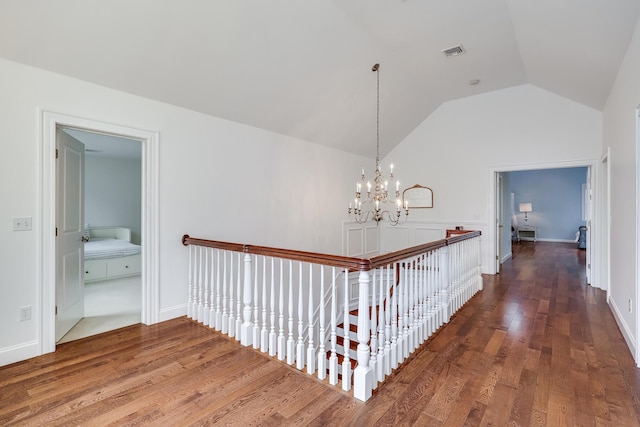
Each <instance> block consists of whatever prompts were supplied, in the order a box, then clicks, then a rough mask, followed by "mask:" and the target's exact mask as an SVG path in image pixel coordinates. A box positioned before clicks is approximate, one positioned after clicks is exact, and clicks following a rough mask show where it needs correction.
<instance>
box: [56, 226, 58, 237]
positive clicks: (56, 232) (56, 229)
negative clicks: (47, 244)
mask: <svg viewBox="0 0 640 427" xmlns="http://www.w3.org/2000/svg"><path fill="white" fill-rule="evenodd" d="M56 237H58V227H56Z"/></svg>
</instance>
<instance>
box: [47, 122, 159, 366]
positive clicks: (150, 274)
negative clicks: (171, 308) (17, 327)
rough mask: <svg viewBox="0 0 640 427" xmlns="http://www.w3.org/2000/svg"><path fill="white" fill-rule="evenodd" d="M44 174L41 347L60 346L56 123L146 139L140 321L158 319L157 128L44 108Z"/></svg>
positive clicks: (48, 351) (144, 144)
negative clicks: (56, 230) (153, 129)
mask: <svg viewBox="0 0 640 427" xmlns="http://www.w3.org/2000/svg"><path fill="white" fill-rule="evenodd" d="M40 117H41V121H40V127H41V132H40V136H41V139H40V148H41V151H40V159H39V163H40V164H39V166H40V167H39V168H38V170H39V171H40V174H41V175H40V177H39V178H40V179H39V180H38V181H39V183H40V184H39V189H38V193H39V194H38V196H39V198H40V204H41V210H40V212H39V217H38V222H39V227H40V233H39V240H40V241H39V243H40V244H39V248H40V253H39V258H40V259H39V263H38V266H39V269H38V282H39V291H40V295H39V301H38V304H39V310H38V312H39V319H40V322H39V323H38V344H39V353H40V354H44V353H50V352H53V351H55V348H56V340H55V325H56V322H55V297H56V265H55V264H56V237H55V227H56V200H57V192H58V189H57V185H56V176H55V174H56V164H55V162H56V159H55V149H56V129H57V128H58V127H68V128H76V129H81V130H87V131H91V132H98V133H105V134H111V135H116V136H122V137H126V138H131V139H137V140H139V141H141V142H142V313H141V321H142V323H144V324H147V325H150V324H154V323H157V322H158V321H159V310H160V308H159V307H160V298H159V280H158V242H159V238H158V173H159V161H158V160H159V157H158V149H159V147H158V141H159V135H158V132H153V131H147V130H141V129H136V128H131V127H127V126H122V125H118V124H113V123H107V122H100V121H96V120H91V119H86V118H81V117H76V116H71V115H67V114H61V113H55V112H51V111H45V110H41V111H40Z"/></svg>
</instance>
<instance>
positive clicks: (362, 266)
mask: <svg viewBox="0 0 640 427" xmlns="http://www.w3.org/2000/svg"><path fill="white" fill-rule="evenodd" d="M481 234H482V233H481V232H480V231H469V232H466V233H464V234H459V235H454V236H452V237H449V238H447V239H441V240H436V241H435V242H429V243H424V244H422V245H417V246H412V247H410V248H406V249H401V250H399V251H395V252H389V253H387V254H382V255H376V256H374V257H372V258H369V259H367V258H355V257H346V256H339V255H330V254H321V253H317V252H305V251H297V250H292V249H282V248H272V247H268V246H256V245H244V244H241V243H230V242H221V241H216V240H206V239H196V238H193V237H190V236H189V235H188V234H185V235H184V236H182V244H183V245H185V246H189V245H197V246H204V247H207V248H214V249H224V250H228V251H234V252H244V253H249V254H255V255H264V256H271V257H276V258H284V259H290V260H294V261H305V262H309V263H312V264H322V265H329V266H333V267H339V268H345V269H347V270H349V271H369V270H373V269H375V268H378V267H381V266H383V265H388V264H390V263H393V262H397V261H402V260H404V259H406V258H409V257H412V256H416V255H419V254H421V253H424V252H428V251H433V250H436V249H439V248H442V247H445V246H448V245H451V244H453V243H458V242H462V241H464V240H468V239H472V238H474V237H478V236H480V235H481Z"/></svg>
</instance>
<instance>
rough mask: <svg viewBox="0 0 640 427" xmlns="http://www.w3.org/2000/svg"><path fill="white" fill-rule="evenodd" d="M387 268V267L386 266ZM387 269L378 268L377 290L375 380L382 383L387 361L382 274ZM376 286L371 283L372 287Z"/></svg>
mask: <svg viewBox="0 0 640 427" xmlns="http://www.w3.org/2000/svg"><path fill="white" fill-rule="evenodd" d="M387 267H388V266H387ZM385 270H388V268H385V267H380V288H379V289H378V295H379V298H380V300H379V303H378V364H377V365H376V366H377V371H376V372H375V374H376V380H377V381H379V382H382V381H383V380H384V375H385V372H386V370H385V363H387V360H386V359H385V357H384V319H385V306H384V301H385V299H384V297H385V295H384V272H385ZM375 286H376V284H375V283H373V287H375Z"/></svg>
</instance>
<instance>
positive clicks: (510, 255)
mask: <svg viewBox="0 0 640 427" xmlns="http://www.w3.org/2000/svg"><path fill="white" fill-rule="evenodd" d="M512 256H513V253H512V252H509V253H508V254H506V255H505V256H504V257H503V258H502V261H500V264H504V262H505V261H507V260H508V259H509V258H511V257H512Z"/></svg>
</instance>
